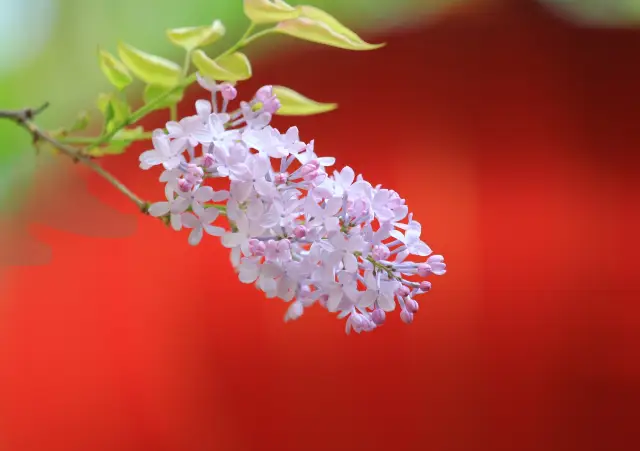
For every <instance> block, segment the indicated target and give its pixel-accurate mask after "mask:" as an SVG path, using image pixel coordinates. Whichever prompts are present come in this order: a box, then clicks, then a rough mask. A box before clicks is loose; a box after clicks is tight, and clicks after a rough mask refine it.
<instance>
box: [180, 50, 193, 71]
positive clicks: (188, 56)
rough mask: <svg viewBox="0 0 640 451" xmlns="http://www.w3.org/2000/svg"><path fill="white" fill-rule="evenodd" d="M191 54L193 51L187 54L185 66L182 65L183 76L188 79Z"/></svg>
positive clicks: (188, 51)
mask: <svg viewBox="0 0 640 451" xmlns="http://www.w3.org/2000/svg"><path fill="white" fill-rule="evenodd" d="M191 52H192V50H187V54H186V55H185V57H184V64H183V65H182V76H183V77H186V76H187V74H188V73H189V67H191Z"/></svg>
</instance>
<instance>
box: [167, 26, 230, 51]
mask: <svg viewBox="0 0 640 451" xmlns="http://www.w3.org/2000/svg"><path fill="white" fill-rule="evenodd" d="M225 31H226V30H225V28H224V25H222V22H220V21H219V20H216V21H214V22H213V23H212V24H211V25H210V26H202V27H184V28H174V29H172V30H167V37H168V38H169V40H171V42H173V43H174V44H176V45H177V46H180V47H182V48H184V49H185V50H187V51H191V50H193V49H195V48H198V47H204V46H205V45H209V44H213V43H214V42H216V41H217V40H218V39H220V38H221V37H222V36H224V34H225Z"/></svg>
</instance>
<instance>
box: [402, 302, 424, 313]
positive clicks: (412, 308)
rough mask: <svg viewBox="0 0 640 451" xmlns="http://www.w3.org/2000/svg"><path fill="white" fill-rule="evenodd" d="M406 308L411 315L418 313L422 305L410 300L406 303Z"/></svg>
mask: <svg viewBox="0 0 640 451" xmlns="http://www.w3.org/2000/svg"><path fill="white" fill-rule="evenodd" d="M404 306H405V308H406V309H407V311H408V312H409V313H416V312H417V311H418V309H419V308H420V305H419V304H418V302H417V301H416V300H415V299H411V298H408V299H407V300H406V301H404Z"/></svg>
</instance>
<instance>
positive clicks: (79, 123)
mask: <svg viewBox="0 0 640 451" xmlns="http://www.w3.org/2000/svg"><path fill="white" fill-rule="evenodd" d="M89 119H90V118H89V113H87V112H86V111H81V112H80V114H78V117H77V118H76V121H75V122H74V123H73V125H72V126H71V127H69V130H67V131H68V132H79V131H82V130H85V129H86V128H87V127H88V126H89Z"/></svg>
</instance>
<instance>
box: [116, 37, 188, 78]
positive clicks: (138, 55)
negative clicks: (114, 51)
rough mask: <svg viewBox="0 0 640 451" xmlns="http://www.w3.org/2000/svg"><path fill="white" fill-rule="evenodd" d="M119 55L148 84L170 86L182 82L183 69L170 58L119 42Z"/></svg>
mask: <svg viewBox="0 0 640 451" xmlns="http://www.w3.org/2000/svg"><path fill="white" fill-rule="evenodd" d="M118 55H120V59H122V61H123V62H124V64H126V65H127V67H128V68H129V69H131V72H133V73H134V75H135V76H136V77H138V78H139V79H140V80H142V81H144V82H145V83H147V84H154V85H159V86H166V87H168V88H170V87H173V86H175V85H177V84H178V83H179V82H180V76H181V73H182V69H181V68H180V66H179V65H177V64H176V63H174V62H173V61H169V60H168V59H165V58H161V57H159V56H156V55H151V54H149V53H145V52H143V51H141V50H138V49H136V48H134V47H132V46H130V45H128V44H124V43H122V42H121V43H120V44H118Z"/></svg>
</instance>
